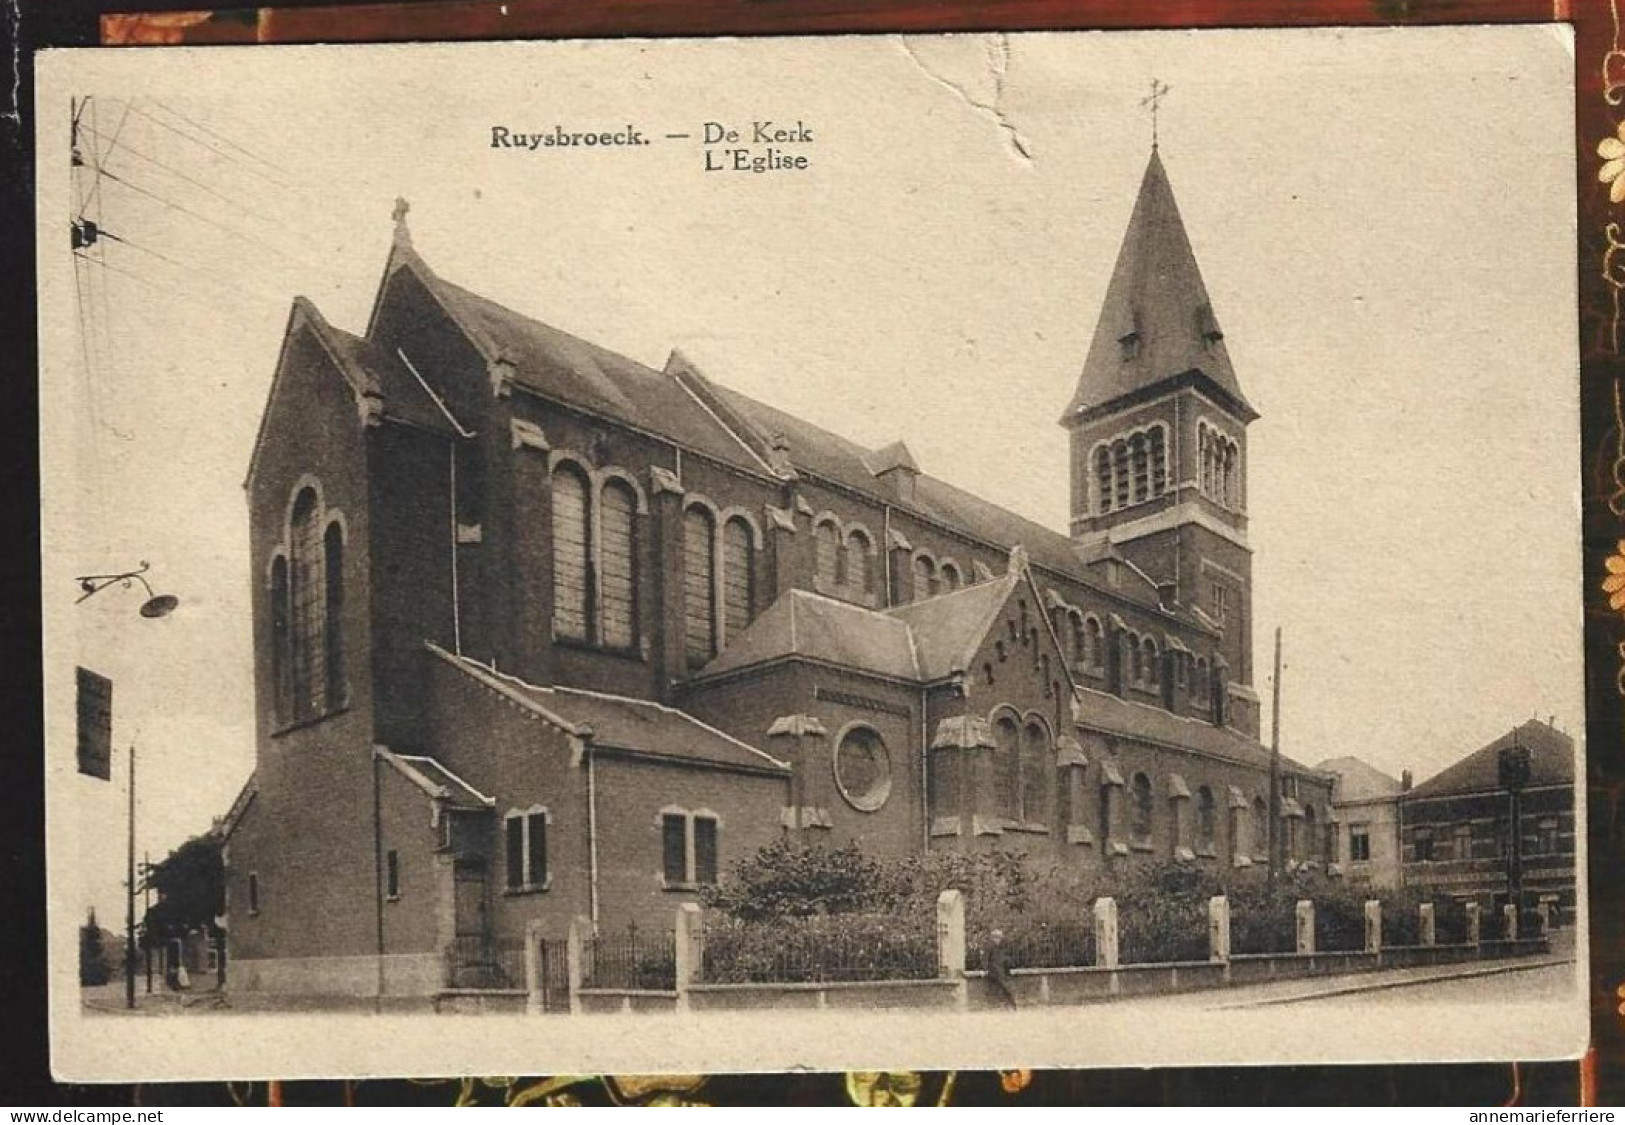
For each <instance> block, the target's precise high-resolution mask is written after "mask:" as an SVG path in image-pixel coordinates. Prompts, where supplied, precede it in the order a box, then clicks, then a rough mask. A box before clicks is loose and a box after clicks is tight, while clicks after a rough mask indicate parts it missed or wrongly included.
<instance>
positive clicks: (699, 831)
mask: <svg viewBox="0 0 1625 1125" xmlns="http://www.w3.org/2000/svg"><path fill="white" fill-rule="evenodd" d="M694 881H695V882H696V883H701V884H705V885H708V886H709V885H711V884H714V883H715V882H716V881H717V822H716V820H715V819H714V818H712V817H709V816H697V817H695V818H694Z"/></svg>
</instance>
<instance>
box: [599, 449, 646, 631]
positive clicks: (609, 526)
mask: <svg viewBox="0 0 1625 1125" xmlns="http://www.w3.org/2000/svg"><path fill="white" fill-rule="evenodd" d="M600 504H601V507H600V508H599V510H598V527H599V542H598V586H599V602H600V604H601V605H602V606H603V616H602V617H601V618H600V619H599V628H598V632H599V638H598V639H599V641H600V642H601V643H603V644H605V645H607V646H609V647H610V648H632V647H634V646H635V645H636V644H637V643H638V593H637V558H638V536H637V510H638V498H637V494H636V493H634V492H633V491H632V489H631V487H630V486H628V485H627V484H626V482H625V481H619V480H611V481H610V482H608V483H607V484H605V485H604V491H603V493H602V495H601V499H600Z"/></svg>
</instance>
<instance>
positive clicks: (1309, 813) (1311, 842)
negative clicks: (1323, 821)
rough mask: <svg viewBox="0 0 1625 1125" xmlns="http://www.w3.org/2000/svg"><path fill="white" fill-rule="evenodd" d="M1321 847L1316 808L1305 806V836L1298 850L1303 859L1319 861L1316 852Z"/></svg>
mask: <svg viewBox="0 0 1625 1125" xmlns="http://www.w3.org/2000/svg"><path fill="white" fill-rule="evenodd" d="M1319 847H1320V825H1319V823H1317V821H1316V818H1315V806H1314V805H1305V806H1303V835H1302V836H1300V837H1299V839H1298V850H1299V851H1300V852H1301V853H1302V856H1301V858H1303V859H1314V860H1318V859H1319V858H1320V856H1319V855H1317V854H1316V852H1317V851H1318V850H1319Z"/></svg>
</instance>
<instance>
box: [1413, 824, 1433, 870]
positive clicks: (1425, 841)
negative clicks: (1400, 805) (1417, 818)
mask: <svg viewBox="0 0 1625 1125" xmlns="http://www.w3.org/2000/svg"><path fill="white" fill-rule="evenodd" d="M1412 840H1413V843H1414V851H1415V856H1416V861H1417V862H1418V863H1427V862H1429V861H1430V860H1432V859H1433V830H1432V829H1431V828H1418V829H1417V830H1416V834H1415V835H1414V836H1413V837H1412Z"/></svg>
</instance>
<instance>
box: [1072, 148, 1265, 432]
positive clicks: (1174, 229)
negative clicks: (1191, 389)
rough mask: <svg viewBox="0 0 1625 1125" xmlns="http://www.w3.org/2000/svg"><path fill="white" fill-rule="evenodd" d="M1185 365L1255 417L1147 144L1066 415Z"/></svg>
mask: <svg viewBox="0 0 1625 1125" xmlns="http://www.w3.org/2000/svg"><path fill="white" fill-rule="evenodd" d="M1131 333H1132V334H1134V335H1135V336H1137V338H1138V346H1137V348H1136V349H1135V350H1134V351H1133V352H1132V354H1131V355H1127V356H1125V350H1124V347H1123V344H1122V342H1121V341H1122V340H1123V338H1124V337H1125V336H1128V335H1130V334H1131ZM1192 371H1200V372H1201V373H1202V374H1203V375H1206V376H1207V377H1208V378H1209V379H1211V380H1212V381H1213V382H1214V383H1215V384H1217V386H1218V387H1219V388H1220V389H1221V390H1222V391H1223V392H1224V393H1225V394H1226V395H1228V396H1229V397H1230V398H1232V399H1234V400H1235V404H1236V405H1237V406H1238V407H1239V408H1240V412H1241V413H1242V414H1244V415H1247V416H1248V417H1249V418H1251V417H1256V413H1257V412H1256V411H1254V410H1253V408H1252V407H1251V406H1250V405H1249V404H1248V402H1247V400H1246V398H1245V397H1243V395H1242V393H1241V384H1240V383H1239V382H1237V380H1236V373H1235V370H1234V369H1233V368H1232V367H1231V365H1230V355H1229V352H1228V351H1226V350H1225V346H1224V338H1223V334H1222V333H1221V332H1220V331H1219V325H1218V321H1217V319H1216V318H1215V317H1214V315H1213V306H1212V303H1211V301H1210V300H1209V298H1208V293H1207V286H1206V284H1204V283H1203V281H1202V271H1201V269H1200V268H1199V267H1198V266H1197V264H1196V255H1195V253H1194V252H1193V251H1192V250H1191V240H1190V236H1189V235H1187V234H1186V233H1185V222H1184V220H1183V219H1182V218H1180V215H1179V204H1178V203H1177V202H1175V200H1174V191H1173V188H1172V186H1170V184H1169V183H1168V173H1167V171H1166V170H1165V169H1164V168H1163V166H1162V158H1161V157H1160V156H1159V155H1158V154H1157V151H1156V149H1152V150H1151V160H1150V162H1149V163H1148V164H1147V165H1146V169H1145V177H1144V179H1142V180H1141V181H1140V194H1139V197H1138V198H1137V199H1136V200H1135V201H1134V213H1133V215H1132V216H1131V217H1130V218H1129V223H1128V230H1127V231H1126V232H1125V233H1124V235H1123V244H1122V247H1121V248H1120V249H1119V250H1118V252H1117V264H1116V266H1115V267H1114V268H1113V269H1112V278H1111V282H1110V284H1109V285H1108V286H1107V288H1106V299H1105V301H1104V302H1102V304H1101V310H1100V319H1099V320H1098V321H1097V322H1096V324H1095V335H1094V340H1093V341H1092V342H1091V343H1090V345H1089V355H1088V358H1087V359H1086V360H1085V361H1084V365H1083V373H1082V375H1081V376H1080V377H1079V379H1078V388H1077V391H1076V393H1075V394H1074V395H1073V396H1072V403H1071V405H1070V406H1068V407H1067V414H1066V417H1067V418H1070V417H1072V416H1073V415H1075V414H1077V413H1079V412H1080V411H1084V410H1087V409H1089V408H1090V407H1094V406H1099V405H1101V404H1103V403H1108V402H1111V401H1113V400H1114V399H1118V398H1122V397H1124V396H1125V395H1130V394H1133V393H1135V392H1136V391H1142V390H1145V389H1147V388H1149V387H1154V386H1156V385H1158V384H1159V383H1162V382H1164V381H1165V380H1168V379H1170V378H1173V377H1175V376H1178V375H1184V374H1186V373H1188V372H1192ZM1062 421H1063V422H1064V421H1066V418H1063V419H1062Z"/></svg>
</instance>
